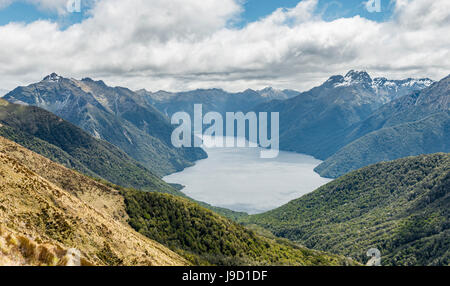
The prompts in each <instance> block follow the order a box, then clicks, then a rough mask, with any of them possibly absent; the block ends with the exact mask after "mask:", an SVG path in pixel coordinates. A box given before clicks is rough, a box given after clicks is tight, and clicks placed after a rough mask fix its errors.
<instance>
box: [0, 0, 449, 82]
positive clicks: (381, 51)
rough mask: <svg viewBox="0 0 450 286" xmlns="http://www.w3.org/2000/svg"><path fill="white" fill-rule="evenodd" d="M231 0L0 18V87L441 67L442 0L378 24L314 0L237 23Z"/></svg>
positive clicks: (103, 4)
mask: <svg viewBox="0 0 450 286" xmlns="http://www.w3.org/2000/svg"><path fill="white" fill-rule="evenodd" d="M0 1H1V0H0ZM40 2H41V3H42V5H44V2H46V1H40ZM48 2H52V1H48ZM240 2H241V1H237V0H151V1H149V0H129V1H122V0H99V1H97V3H96V5H95V6H94V7H93V8H92V10H91V12H90V13H91V14H92V17H91V18H89V19H86V20H85V21H83V22H82V23H80V24H76V25H73V26H71V27H69V28H68V29H66V30H64V31H61V30H60V29H59V27H58V25H57V24H55V23H50V22H48V21H39V22H34V23H30V24H28V25H24V24H9V25H7V26H3V27H0V38H1V39H2V45H0V63H1V65H0V74H1V75H2V77H1V78H0V87H2V88H13V87H14V86H15V85H18V84H25V83H29V82H33V81H36V80H39V79H40V78H42V77H43V76H44V75H45V74H47V73H50V72H52V71H56V72H58V73H61V74H62V75H65V76H72V77H84V76H90V77H94V78H99V79H100V78H101V79H105V80H106V81H107V82H108V83H112V84H116V85H125V86H130V87H131V88H141V87H145V88H148V89H151V90H158V89H168V90H183V89H191V88H198V87H223V88H225V89H229V90H239V89H245V88H248V87H251V88H260V87H263V86H266V85H273V86H275V87H280V88H297V89H306V88H310V87H312V86H313V85H315V84H317V83H320V82H322V81H323V80H325V79H326V78H327V77H328V76H330V75H331V74H336V73H344V72H346V71H347V70H349V69H365V70H368V71H369V72H371V73H372V74H374V75H383V76H389V77H393V78H401V77H410V76H430V77H433V78H435V79H439V78H440V77H443V76H445V75H447V74H448V73H449V70H450V38H449V37H447V36H446V35H448V34H450V20H449V19H450V9H449V8H450V7H449V3H450V1H447V0H436V1H432V2H430V1H427V0H415V1H407V0H397V1H396V4H395V14H394V17H393V19H392V20H391V21H389V22H384V23H377V22H374V21H370V20H367V19H365V18H361V17H358V16H356V17H352V18H341V19H338V20H335V21H332V22H326V21H324V20H322V19H321V18H320V17H319V16H317V14H315V13H314V10H315V7H316V5H317V0H304V1H301V2H300V3H299V4H298V5H297V6H296V7H295V8H293V9H278V10H277V11H275V12H274V13H273V14H272V15H270V16H268V17H266V18H264V19H262V20H260V21H258V22H254V23H250V24H249V25H247V26H246V27H244V28H242V29H237V28H233V27H230V25H229V23H230V21H233V19H235V18H236V17H239V15H240V12H241V11H242V6H241V5H240V4H239V3H240ZM1 3H2V2H0V5H1ZM55 3H56V2H55Z"/></svg>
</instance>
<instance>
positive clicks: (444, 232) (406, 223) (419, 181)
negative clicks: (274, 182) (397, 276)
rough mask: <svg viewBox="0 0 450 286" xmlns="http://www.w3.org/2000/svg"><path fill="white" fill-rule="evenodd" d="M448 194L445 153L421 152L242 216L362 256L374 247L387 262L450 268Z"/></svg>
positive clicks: (449, 166) (313, 244)
mask: <svg viewBox="0 0 450 286" xmlns="http://www.w3.org/2000/svg"><path fill="white" fill-rule="evenodd" d="M449 191H450V155H449V154H434V155H427V156H425V155H423V156H418V157H410V158H405V159H400V160H397V161H393V162H388V163H379V164H376V165H372V166H369V167H366V168H363V169H360V170H358V171H354V172H352V173H350V174H347V175H345V176H343V177H341V178H339V179H337V180H335V181H333V182H331V183H329V184H327V185H325V186H323V187H321V188H319V189H318V190H316V191H315V192H313V193H311V194H308V195H305V196H303V197H301V198H300V199H297V200H294V201H292V202H290V203H288V204H287V205H285V206H282V207H280V208H278V209H276V210H273V211H270V212H267V213H264V214H260V215H255V216H250V217H248V218H246V219H244V221H245V223H249V224H258V225H259V226H262V227H265V228H267V229H269V230H271V231H272V232H273V233H274V234H276V235H278V236H281V237H285V238H288V239H291V240H294V241H298V242H300V243H302V244H304V245H305V246H306V247H309V248H313V249H319V250H323V249H326V250H327V251H329V252H333V253H339V254H342V255H348V256H351V257H354V258H356V259H359V260H360V261H364V259H366V258H365V253H366V251H367V250H368V249H369V248H371V247H377V248H379V249H380V250H381V252H382V255H383V263H384V264H386V265H449V264H450V251H449V249H450V224H449V221H450V214H449V210H450V196H449Z"/></svg>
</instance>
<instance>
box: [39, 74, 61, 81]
mask: <svg viewBox="0 0 450 286" xmlns="http://www.w3.org/2000/svg"><path fill="white" fill-rule="evenodd" d="M61 78H62V77H61V76H59V75H58V74H56V73H51V74H49V75H47V76H46V77H44V79H43V81H50V82H58V81H59V80H60V79H61Z"/></svg>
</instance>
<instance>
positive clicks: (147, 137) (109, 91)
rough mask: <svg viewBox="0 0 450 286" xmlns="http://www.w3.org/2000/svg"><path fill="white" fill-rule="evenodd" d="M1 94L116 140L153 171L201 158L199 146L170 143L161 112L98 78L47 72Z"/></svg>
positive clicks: (176, 167)
mask: <svg viewBox="0 0 450 286" xmlns="http://www.w3.org/2000/svg"><path fill="white" fill-rule="evenodd" d="M3 98H4V99H6V100H8V101H10V102H12V103H18V104H25V105H33V106H37V107H41V108H43V109H46V110H48V111H50V112H52V113H54V114H55V115H57V116H59V117H61V118H63V119H65V120H67V121H69V122H71V123H73V124H75V125H76V126H78V127H80V128H81V129H83V130H84V131H86V132H88V133H89V134H91V135H92V136H94V137H95V138H97V139H103V140H105V141H107V142H109V143H111V144H114V145H116V146H117V147H119V148H120V149H122V150H123V151H124V152H125V153H127V154H128V155H129V156H130V157H132V158H133V159H135V160H136V161H138V162H140V163H141V164H143V165H144V166H145V167H147V168H148V169H149V170H151V171H152V172H153V173H154V174H156V175H159V176H162V175H166V174H169V173H172V172H175V171H181V170H183V169H184V168H185V167H188V166H191V165H192V164H193V162H195V161H196V160H198V159H203V158H205V157H206V153H205V152H204V151H203V150H201V149H197V148H189V149H185V148H183V149H178V148H174V147H173V146H172V144H171V134H172V131H173V128H174V127H173V126H172V125H171V124H170V122H169V120H168V118H167V117H166V116H164V115H163V114H161V113H160V112H159V111H158V110H156V109H155V108H154V107H153V106H152V105H150V104H148V103H147V101H146V100H144V99H143V98H142V97H141V96H139V95H138V94H137V93H135V92H133V91H131V90H129V89H127V88H122V87H109V86H107V85H106V84H105V83H104V82H103V81H94V80H92V79H90V78H85V79H82V80H76V79H68V78H64V77H61V76H59V75H57V74H55V73H53V74H50V75H48V76H46V77H45V78H44V79H43V80H42V81H40V82H38V83H35V84H31V85H29V86H26V87H18V88H16V89H14V90H13V91H11V92H9V93H8V94H6V95H5V96H4V97H3Z"/></svg>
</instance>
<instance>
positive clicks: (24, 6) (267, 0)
mask: <svg viewBox="0 0 450 286" xmlns="http://www.w3.org/2000/svg"><path fill="white" fill-rule="evenodd" d="M298 2H299V0H245V4H244V12H243V13H242V15H241V19H240V21H239V22H237V23H235V24H236V25H237V26H238V27H243V26H245V25H246V24H247V23H250V22H254V21H257V20H258V19H260V18H262V17H265V16H267V15H270V14H271V13H272V12H273V11H275V10H276V9H277V8H292V7H295V6H296V5H297V3H298ZM381 5H382V12H381V13H369V12H368V11H367V10H366V9H365V5H364V1H362V0H320V1H319V6H318V9H317V12H318V13H322V14H323V17H324V19H325V20H328V21H330V20H334V19H337V18H342V17H352V16H355V15H360V16H362V17H365V18H367V19H371V20H375V21H385V20H387V19H389V17H390V16H391V12H392V11H391V8H392V6H391V5H390V0H381ZM86 12H87V9H86V7H83V0H82V12H81V13H69V14H67V15H64V16H61V15H58V14H57V13H56V12H51V11H45V10H42V9H38V8H37V7H36V6H35V5H33V4H30V3H26V2H22V1H16V2H14V3H12V4H11V5H9V6H7V7H4V8H3V9H0V25H5V24H8V23H10V22H25V23H30V22H33V21H36V20H44V19H45V20H52V21H55V22H59V23H60V24H61V27H62V28H65V27H67V26H69V25H71V24H73V23H78V22H81V21H82V20H83V19H84V18H86V17H88V14H87V13H86Z"/></svg>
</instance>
